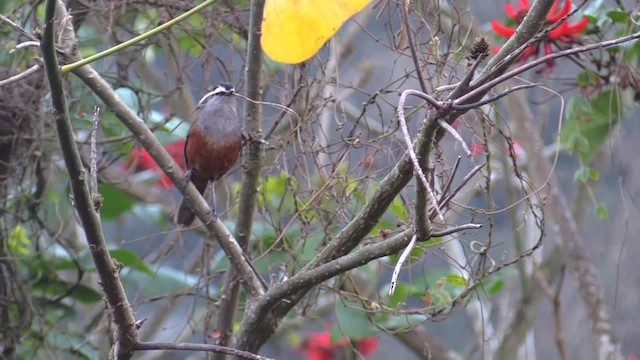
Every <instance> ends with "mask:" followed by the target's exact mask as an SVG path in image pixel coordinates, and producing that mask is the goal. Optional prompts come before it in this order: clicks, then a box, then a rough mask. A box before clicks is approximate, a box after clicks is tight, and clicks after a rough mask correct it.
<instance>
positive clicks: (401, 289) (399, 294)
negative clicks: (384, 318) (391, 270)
mask: <svg viewBox="0 0 640 360" xmlns="http://www.w3.org/2000/svg"><path fill="white" fill-rule="evenodd" d="M387 293H388V292H387ZM410 293H411V287H410V286H408V285H407V284H405V283H401V282H399V283H397V284H396V290H395V292H394V293H393V295H391V296H389V306H392V307H395V306H398V304H400V303H403V302H406V300H407V297H409V295H410Z"/></svg>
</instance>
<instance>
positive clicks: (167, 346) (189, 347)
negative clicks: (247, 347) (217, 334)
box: [135, 342, 271, 360]
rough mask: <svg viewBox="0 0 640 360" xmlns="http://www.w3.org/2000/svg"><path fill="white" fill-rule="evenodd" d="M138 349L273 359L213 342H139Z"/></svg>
mask: <svg viewBox="0 0 640 360" xmlns="http://www.w3.org/2000/svg"><path fill="white" fill-rule="evenodd" d="M135 350H136V351H143V350H144V351H147V350H182V351H206V352H211V353H217V354H227V355H233V356H237V357H240V358H243V359H249V360H271V358H267V357H263V356H259V355H256V354H253V353H250V352H248V351H242V350H237V349H234V348H230V347H226V346H220V345H211V344H194V343H169V342H139V343H137V344H136V346H135Z"/></svg>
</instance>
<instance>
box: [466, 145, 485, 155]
mask: <svg viewBox="0 0 640 360" xmlns="http://www.w3.org/2000/svg"><path fill="white" fill-rule="evenodd" d="M469 151H471V155H473V156H477V155H480V154H482V152H483V151H484V145H482V144H480V143H473V144H471V148H470V149H469Z"/></svg>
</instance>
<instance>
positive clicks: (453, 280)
mask: <svg viewBox="0 0 640 360" xmlns="http://www.w3.org/2000/svg"><path fill="white" fill-rule="evenodd" d="M446 279H447V284H451V285H453V286H457V287H462V288H464V287H466V286H467V280H466V279H465V278H463V277H462V276H460V275H456V274H449V275H447V277H446Z"/></svg>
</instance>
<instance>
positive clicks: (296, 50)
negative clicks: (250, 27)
mask: <svg viewBox="0 0 640 360" xmlns="http://www.w3.org/2000/svg"><path fill="white" fill-rule="evenodd" d="M369 1H370V0H326V1H319V0H267V2H266V4H265V8H264V18H263V19H262V39H261V43H262V50H263V51H264V52H265V53H266V54H267V55H269V57H270V58H272V59H273V60H275V61H278V62H281V63H285V64H297V63H299V62H302V61H305V60H307V59H309V58H310V57H312V56H313V55H315V53H316V52H318V50H320V48H321V47H322V45H324V43H325V42H327V40H329V38H330V37H332V36H333V34H335V33H336V32H337V31H338V29H340V27H341V26H342V24H343V23H344V22H345V21H347V20H348V19H349V18H350V17H351V16H353V15H354V14H355V13H357V12H358V11H360V10H362V9H363V8H364V7H365V6H366V5H367V4H368V3H369Z"/></svg>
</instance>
